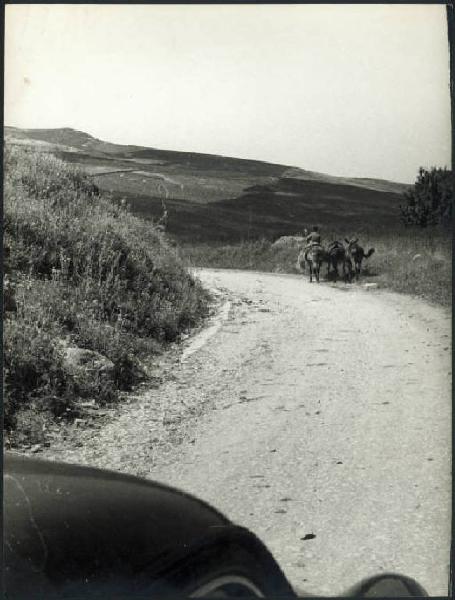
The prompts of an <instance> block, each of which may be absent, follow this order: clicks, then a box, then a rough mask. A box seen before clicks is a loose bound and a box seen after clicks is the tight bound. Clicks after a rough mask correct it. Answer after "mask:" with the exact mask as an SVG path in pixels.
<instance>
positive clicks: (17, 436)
mask: <svg viewBox="0 0 455 600" xmlns="http://www.w3.org/2000/svg"><path fill="white" fill-rule="evenodd" d="M4 271H5V280H4V336H3V358H4V370H3V381H4V427H5V429H6V432H7V443H9V444H10V445H13V446H14V445H15V444H19V443H24V442H29V443H34V442H37V441H40V439H41V438H42V437H43V431H44V429H45V428H46V427H47V426H48V424H49V423H50V422H52V420H55V419H66V418H69V419H71V418H73V417H74V416H76V415H77V414H78V406H79V403H80V401H81V400H87V399H95V400H96V402H97V403H98V404H103V403H106V402H112V401H115V400H116V399H117V398H118V396H119V392H120V391H121V390H128V389H130V388H131V386H132V385H133V384H134V383H135V382H137V381H138V380H139V379H140V378H141V377H145V373H144V368H143V365H142V364H141V360H142V359H143V358H144V357H146V356H150V354H157V353H160V352H161V351H162V350H163V348H165V347H166V345H168V344H169V343H170V342H173V341H176V340H178V339H179V337H180V336H181V335H182V334H183V333H184V332H187V331H188V330H189V329H190V328H191V327H194V326H195V325H197V324H198V323H199V322H200V321H201V319H203V317H204V316H205V315H206V314H207V311H208V305H209V296H208V293H207V292H206V291H205V290H204V289H203V288H202V287H201V286H200V284H199V283H198V282H197V281H196V280H194V279H193V278H192V277H191V276H190V275H189V274H188V272H187V270H186V268H185V267H184V265H183V264H182V262H181V260H180V259H179V257H178V255H177V253H176V251H175V248H174V247H173V246H172V245H171V244H170V243H169V241H168V240H167V238H166V236H165V235H163V233H161V232H160V231H158V230H157V229H156V227H154V226H153V224H152V223H151V222H145V221H143V220H141V219H139V218H137V217H135V216H133V215H132V214H130V213H129V212H128V210H127V209H125V208H123V207H121V206H120V205H118V204H115V203H114V202H113V201H111V199H110V198H109V196H108V195H106V194H103V193H101V192H100V190H99V189H98V188H97V187H96V185H94V184H93V182H92V181H91V180H90V179H89V178H88V177H86V175H84V174H83V173H82V172H81V171H80V170H78V169H77V168H75V167H73V166H70V165H68V164H65V163H64V162H62V161H61V160H59V159H57V158H55V157H53V156H51V155H49V154H43V153H39V152H36V151H34V150H30V149H29V150H27V149H26V148H10V147H8V146H7V147H6V148H5V152H4ZM74 349H84V350H86V351H91V352H92V354H91V355H90V356H91V358H92V359H93V360H92V363H93V361H94V362H95V366H96V365H98V367H99V365H104V367H105V368H91V369H89V368H85V369H84V368H79V367H80V365H74V364H71V360H70V359H69V357H70V355H71V350H74ZM76 367H77V368H76ZM92 367H93V365H92Z"/></svg>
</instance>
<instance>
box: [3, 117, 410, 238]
mask: <svg viewBox="0 0 455 600" xmlns="http://www.w3.org/2000/svg"><path fill="white" fill-rule="evenodd" d="M5 137H6V138H7V139H9V141H10V143H13V144H20V145H24V144H25V145H27V144H30V145H33V146H34V147H36V148H38V149H39V150H41V151H44V152H52V153H54V154H56V155H57V156H58V157H59V158H61V159H63V160H65V161H66V162H70V163H73V164H76V165H78V166H80V167H82V168H83V169H84V170H85V171H86V172H87V173H88V174H89V175H90V176H91V177H92V178H93V181H94V183H96V185H97V186H98V187H99V188H100V189H102V190H105V191H109V192H111V193H112V194H113V196H114V198H117V199H121V198H125V199H126V200H127V202H128V203H129V205H130V206H131V209H132V210H133V212H135V213H137V214H140V215H141V216H142V217H145V218H148V219H156V218H158V217H159V216H160V215H161V213H162V202H163V201H165V202H166V206H167V209H168V213H169V222H168V229H169V233H170V234H171V235H174V236H176V237H177V238H178V239H180V240H181V241H186V242H188V241H198V242H204V241H207V242H210V241H237V240H241V239H255V238H259V237H267V238H274V237H276V236H279V235H285V234H292V233H295V232H296V231H299V230H303V228H304V227H309V226H311V225H312V224H313V223H318V224H320V225H322V226H323V227H326V228H327V227H330V228H333V227H334V226H335V225H338V226H339V225H342V226H343V229H347V230H348V229H353V230H355V229H358V228H359V227H360V226H361V227H368V226H373V227H374V228H381V227H383V228H387V227H390V226H394V225H395V224H396V222H397V216H398V207H399V204H400V202H401V201H402V196H401V194H402V192H403V191H404V190H405V189H406V187H407V186H406V185H405V184H399V183H395V182H390V181H382V180H376V179H368V178H364V179H358V178H357V179H356V178H345V177H335V176H332V175H327V174H324V173H315V172H312V171H305V170H303V169H300V168H297V167H290V166H286V165H278V164H272V163H266V162H261V161H254V160H242V159H237V158H229V157H224V156H216V155H211V154H199V153H194V152H174V151H169V150H159V149H155V148H144V147H140V146H128V145H118V144H111V143H107V142H103V141H102V140H97V139H96V138H94V137H92V136H90V135H88V134H86V133H83V132H80V131H75V130H73V129H67V128H65V129H28V130H25V129H17V128H11V127H6V128H5Z"/></svg>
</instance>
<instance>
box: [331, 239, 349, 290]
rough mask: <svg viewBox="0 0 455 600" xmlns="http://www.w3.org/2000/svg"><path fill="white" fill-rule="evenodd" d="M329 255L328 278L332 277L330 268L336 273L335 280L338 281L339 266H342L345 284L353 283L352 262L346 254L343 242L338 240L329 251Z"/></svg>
mask: <svg viewBox="0 0 455 600" xmlns="http://www.w3.org/2000/svg"><path fill="white" fill-rule="evenodd" d="M327 255H328V261H327V263H328V269H327V278H328V277H329V275H330V267H332V271H333V273H334V280H335V281H337V279H338V275H339V272H338V265H340V264H341V266H342V268H343V278H344V281H345V282H348V281H351V279H352V261H351V259H350V258H349V257H348V255H347V254H346V249H345V247H344V246H343V244H342V242H339V241H338V240H337V241H335V242H332V243H331V244H330V246H329V248H328V251H327Z"/></svg>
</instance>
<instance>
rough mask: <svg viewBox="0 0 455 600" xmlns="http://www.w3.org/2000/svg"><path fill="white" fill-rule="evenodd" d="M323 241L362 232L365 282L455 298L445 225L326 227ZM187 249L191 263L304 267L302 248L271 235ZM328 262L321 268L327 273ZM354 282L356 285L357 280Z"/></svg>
mask: <svg viewBox="0 0 455 600" xmlns="http://www.w3.org/2000/svg"><path fill="white" fill-rule="evenodd" d="M322 235H323V238H324V241H325V242H331V241H334V240H343V239H344V238H345V237H346V236H348V237H351V238H352V237H358V238H359V241H360V243H361V245H362V246H363V247H364V248H365V249H368V248H370V247H373V248H375V253H374V254H373V256H372V257H371V258H369V259H368V260H365V261H364V263H363V265H362V276H361V280H360V281H361V283H365V282H375V283H378V285H380V287H385V288H389V289H392V290H395V291H397V292H402V293H406V294H413V295H416V296H420V297H421V298H424V299H425V300H428V301H430V302H434V303H436V304H440V305H443V306H450V304H451V300H452V238H451V235H450V232H449V231H447V230H446V229H442V228H436V229H435V228H427V229H421V228H417V229H409V228H407V229H403V228H398V227H397V228H396V229H395V230H390V229H389V230H388V231H382V232H381V231H377V230H376V231H374V230H373V231H369V230H368V229H365V230H357V231H351V230H347V229H346V230H344V231H333V230H326V231H325V230H324V228H322ZM183 251H184V253H185V255H186V257H187V261H188V264H189V265H190V266H193V267H212V268H229V269H251V270H257V271H268V272H273V273H300V271H299V270H298V268H297V266H296V262H297V254H298V250H297V249H296V248H289V247H279V248H277V247H274V246H273V244H272V242H271V241H270V240H267V239H264V238H263V239H260V240H256V241H249V242H248V241H245V242H241V243H237V244H236V243H233V244H213V243H212V244H198V245H186V246H184V248H183ZM325 273H326V270H325V268H323V269H322V271H321V274H322V277H323V278H324V276H325ZM352 285H355V283H353V284H352Z"/></svg>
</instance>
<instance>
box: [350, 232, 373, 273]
mask: <svg viewBox="0 0 455 600" xmlns="http://www.w3.org/2000/svg"><path fill="white" fill-rule="evenodd" d="M344 241H345V242H346V244H347V248H346V255H347V257H348V258H349V259H351V260H352V262H353V263H354V268H355V275H356V279H358V278H359V277H360V270H361V268H362V261H363V259H364V258H370V256H371V255H372V254H373V252H374V248H370V249H369V250H368V252H365V250H364V249H363V248H362V246H360V245H359V243H358V242H359V240H358V239H357V238H356V239H352V240H348V239H347V238H345V239H344Z"/></svg>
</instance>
